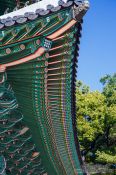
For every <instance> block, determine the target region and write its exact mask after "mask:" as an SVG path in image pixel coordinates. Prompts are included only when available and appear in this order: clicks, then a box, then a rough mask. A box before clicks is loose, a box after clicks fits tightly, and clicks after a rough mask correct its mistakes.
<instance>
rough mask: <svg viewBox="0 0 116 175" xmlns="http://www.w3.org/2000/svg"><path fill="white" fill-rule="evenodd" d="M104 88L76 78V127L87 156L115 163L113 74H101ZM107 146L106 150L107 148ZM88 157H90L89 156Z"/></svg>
mask: <svg viewBox="0 0 116 175" xmlns="http://www.w3.org/2000/svg"><path fill="white" fill-rule="evenodd" d="M100 82H101V83H102V84H103V92H102V93H101V92H98V91H94V92H91V91H90V89H89V87H88V86H86V85H83V83H82V82H81V81H78V82H77V91H76V98H77V104H76V106H77V129H78V135H79V140H80V144H81V149H82V150H84V153H85V157H86V159H87V160H93V157H94V160H96V161H99V162H105V163H114V160H115V163H116V157H115V155H114V154H115V153H116V150H115V142H116V74H114V75H113V76H110V75H107V76H105V77H103V78H101V80H100ZM106 150H107V151H106ZM88 157H90V159H89V158H88Z"/></svg>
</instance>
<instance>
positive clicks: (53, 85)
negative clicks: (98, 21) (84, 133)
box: [0, 2, 87, 175]
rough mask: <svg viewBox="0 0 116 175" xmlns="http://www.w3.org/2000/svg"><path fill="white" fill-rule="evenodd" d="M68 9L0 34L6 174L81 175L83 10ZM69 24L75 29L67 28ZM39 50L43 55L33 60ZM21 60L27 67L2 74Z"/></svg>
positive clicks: (71, 5)
mask: <svg viewBox="0 0 116 175" xmlns="http://www.w3.org/2000/svg"><path fill="white" fill-rule="evenodd" d="M67 4H68V5H67ZM67 4H65V5H62V6H60V8H59V10H58V11H56V12H54V13H53V12H51V13H49V14H46V15H44V16H39V17H36V18H35V19H34V20H32V18H31V19H30V20H29V17H28V20H27V18H26V17H25V18H26V20H25V22H24V21H23V22H21V20H19V22H17V23H16V22H15V24H14V25H11V26H9V27H6V26H5V25H4V26H3V27H1V29H0V71H1V73H0V80H1V81H0V126H1V127H0V139H1V140H0V148H1V149H0V153H1V155H3V156H4V157H5V159H6V165H7V166H6V173H7V174H12V175H15V174H22V175H27V174H28V175H29V174H32V175H36V174H37V175H39V174H44V175H45V174H48V175H77V174H78V175H82V174H84V173H85V171H84V168H83V164H82V161H81V156H80V152H79V144H78V141H77V132H76V121H75V120H76V119H75V81H76V63H77V56H78V44H79V43H80V41H79V37H80V31H81V22H82V16H83V14H84V13H85V12H86V10H87V9H86V8H85V6H84V3H81V8H82V9H81V10H80V11H79V9H78V8H80V6H79V5H77V3H74V2H71V3H67ZM77 12H78V14H77ZM17 19H18V18H17ZM71 20H74V21H75V23H74V24H73V25H72V26H71V27H69V28H68V27H67V24H68V23H70V22H71ZM63 27H64V28H63ZM60 29H62V30H61V34H60V35H59V36H58V37H56V38H54V39H50V37H49V36H50V35H51V34H54V33H55V32H56V33H58V31H59V30H60ZM63 29H66V30H64V31H63ZM62 31H63V32H62ZM39 48H44V50H45V51H44V52H43V53H42V54H41V55H39V56H38V55H37V54H36V51H37V50H38V49H39ZM34 55H35V56H34ZM33 56H34V57H33ZM31 57H33V58H34V59H32V60H30V61H28V58H31ZM24 58H27V61H26V62H23V61H22V62H21V64H16V65H14V66H8V67H7V66H6V67H5V68H4V69H3V67H4V65H7V64H9V63H12V62H14V61H17V60H22V59H24ZM11 87H12V88H11Z"/></svg>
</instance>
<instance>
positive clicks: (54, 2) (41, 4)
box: [0, 0, 67, 19]
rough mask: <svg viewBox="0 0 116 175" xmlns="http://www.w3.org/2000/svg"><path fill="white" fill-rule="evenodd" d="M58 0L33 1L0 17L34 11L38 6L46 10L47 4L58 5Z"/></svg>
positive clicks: (65, 0)
mask: <svg viewBox="0 0 116 175" xmlns="http://www.w3.org/2000/svg"><path fill="white" fill-rule="evenodd" d="M58 1H59V0H42V1H40V2H37V3H34V4H32V5H29V6H26V7H24V8H21V9H19V10H16V11H13V12H11V13H8V14H5V15H2V16H0V18H1V19H3V18H7V17H11V18H12V17H13V16H18V15H24V13H26V12H35V11H36V10H37V9H39V8H43V9H45V10H46V7H47V5H49V4H51V5H53V6H54V7H56V6H58ZM63 1H64V2H67V0H63Z"/></svg>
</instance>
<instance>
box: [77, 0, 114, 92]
mask: <svg viewBox="0 0 116 175" xmlns="http://www.w3.org/2000/svg"><path fill="white" fill-rule="evenodd" d="M79 55H80V56H79V63H78V65H79V67H78V74H77V78H78V79H79V80H82V81H83V82H84V83H85V84H87V85H89V86H90V89H91V90H101V89H102V86H101V84H100V83H99V79H100V78H101V77H102V76H104V75H106V74H113V73H114V72H116V0H90V9H89V11H88V13H87V14H86V16H85V17H84V23H83V30H82V38H81V44H80V54H79Z"/></svg>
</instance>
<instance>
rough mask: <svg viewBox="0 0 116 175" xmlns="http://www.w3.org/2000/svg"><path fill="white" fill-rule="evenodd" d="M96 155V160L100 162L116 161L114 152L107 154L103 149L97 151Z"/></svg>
mask: <svg viewBox="0 0 116 175" xmlns="http://www.w3.org/2000/svg"><path fill="white" fill-rule="evenodd" d="M96 156H97V158H96V161H97V162H99V163H111V164H115V163H116V155H112V153H109V154H107V153H105V152H103V151H97V152H96Z"/></svg>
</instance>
